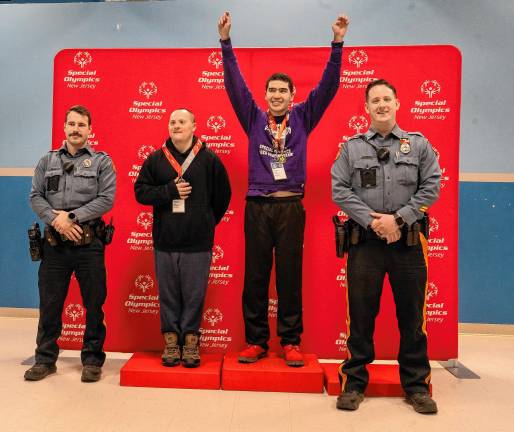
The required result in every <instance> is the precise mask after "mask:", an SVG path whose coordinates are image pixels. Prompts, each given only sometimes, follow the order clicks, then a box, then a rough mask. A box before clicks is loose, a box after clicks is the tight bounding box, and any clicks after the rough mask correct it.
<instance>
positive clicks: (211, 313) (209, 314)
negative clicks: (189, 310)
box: [203, 308, 223, 327]
mask: <svg viewBox="0 0 514 432" xmlns="http://www.w3.org/2000/svg"><path fill="white" fill-rule="evenodd" d="M203 319H204V320H205V321H207V322H208V323H209V324H210V325H211V326H212V327H214V326H215V325H216V323H218V322H220V321H222V320H223V314H222V313H221V311H220V310H219V309H218V308H209V309H207V310H206V311H205V312H204V314H203Z"/></svg>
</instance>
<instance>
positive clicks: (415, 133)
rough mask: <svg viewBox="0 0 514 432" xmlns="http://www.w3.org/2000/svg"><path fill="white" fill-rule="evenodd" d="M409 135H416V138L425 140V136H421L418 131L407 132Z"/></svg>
mask: <svg viewBox="0 0 514 432" xmlns="http://www.w3.org/2000/svg"><path fill="white" fill-rule="evenodd" d="M407 133H408V134H409V135H417V136H420V137H422V138H425V135H423V134H422V133H421V132H418V131H414V132H407Z"/></svg>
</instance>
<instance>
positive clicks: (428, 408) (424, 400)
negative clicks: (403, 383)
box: [406, 393, 437, 414]
mask: <svg viewBox="0 0 514 432" xmlns="http://www.w3.org/2000/svg"><path fill="white" fill-rule="evenodd" d="M406 400H407V402H408V403H409V404H411V405H412V407H413V408H414V411H416V412H418V413H420V414H435V413H437V404H436V403H435V400H434V399H432V398H431V397H430V395H429V394H428V393H412V394H410V395H407V397H406Z"/></svg>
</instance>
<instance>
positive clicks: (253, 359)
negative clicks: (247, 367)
mask: <svg viewBox="0 0 514 432" xmlns="http://www.w3.org/2000/svg"><path fill="white" fill-rule="evenodd" d="M267 355H268V353H267V352H263V353H261V354H259V355H258V356H257V357H238V358H237V361H238V362H239V363H255V362H256V361H257V360H260V359H261V358H264V357H266V356H267Z"/></svg>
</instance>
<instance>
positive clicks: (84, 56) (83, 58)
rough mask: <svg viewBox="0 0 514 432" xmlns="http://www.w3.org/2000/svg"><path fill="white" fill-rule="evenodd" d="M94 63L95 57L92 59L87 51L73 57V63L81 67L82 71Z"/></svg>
mask: <svg viewBox="0 0 514 432" xmlns="http://www.w3.org/2000/svg"><path fill="white" fill-rule="evenodd" d="M92 61H93V57H91V54H89V53H88V52H87V51H79V52H78V53H77V54H75V57H73V63H75V64H76V65H78V66H80V68H81V69H83V68H84V67H85V66H87V65H88V64H90V63H91V62H92Z"/></svg>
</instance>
